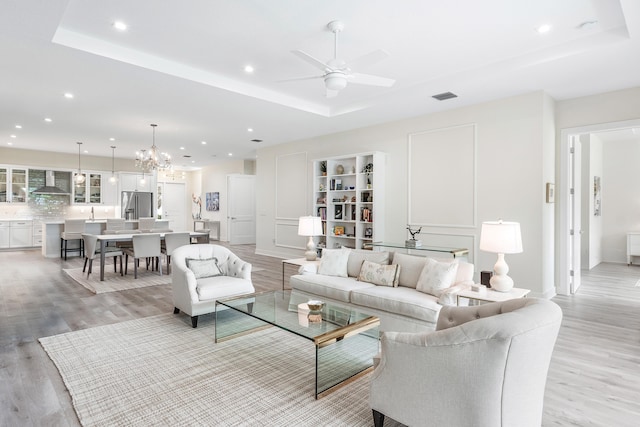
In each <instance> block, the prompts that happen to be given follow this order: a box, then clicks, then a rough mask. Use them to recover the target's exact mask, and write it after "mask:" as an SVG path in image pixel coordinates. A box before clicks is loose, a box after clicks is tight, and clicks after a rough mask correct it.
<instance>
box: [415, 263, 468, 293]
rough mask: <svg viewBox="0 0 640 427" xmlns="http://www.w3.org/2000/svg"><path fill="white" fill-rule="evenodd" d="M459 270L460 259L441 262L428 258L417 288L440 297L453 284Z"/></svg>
mask: <svg viewBox="0 0 640 427" xmlns="http://www.w3.org/2000/svg"><path fill="white" fill-rule="evenodd" d="M457 272H458V261H457V260H456V261H454V262H439V261H436V260H435V259H431V258H427V262H426V263H425V265H424V267H423V268H422V272H420V277H418V283H417V285H416V289H417V290H418V291H420V292H424V293H426V294H431V295H433V296H436V297H439V296H440V295H441V294H442V292H443V291H444V290H445V289H447V288H449V287H451V285H453V283H454V280H455V278H456V273H457Z"/></svg>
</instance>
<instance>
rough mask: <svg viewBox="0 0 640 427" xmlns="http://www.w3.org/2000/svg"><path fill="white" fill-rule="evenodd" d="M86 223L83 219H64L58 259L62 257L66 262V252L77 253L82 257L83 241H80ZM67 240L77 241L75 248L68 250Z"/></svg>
mask: <svg viewBox="0 0 640 427" xmlns="http://www.w3.org/2000/svg"><path fill="white" fill-rule="evenodd" d="M85 223H86V221H85V220H84V219H66V220H65V221H64V231H63V232H62V233H60V258H62V257H63V254H64V259H65V261H66V260H67V253H68V252H78V255H79V256H84V240H83V239H82V233H84V227H85ZM69 240H77V241H78V247H77V248H69V247H68V246H67V243H68V242H69Z"/></svg>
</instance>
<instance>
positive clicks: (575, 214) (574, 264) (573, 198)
mask: <svg viewBox="0 0 640 427" xmlns="http://www.w3.org/2000/svg"><path fill="white" fill-rule="evenodd" d="M569 146H570V154H569V156H570V160H571V161H570V168H571V183H570V190H569V198H570V202H569V251H570V252H569V262H570V266H569V289H570V292H571V293H572V294H575V293H576V291H577V290H578V288H579V287H580V256H581V240H582V239H581V237H582V236H581V235H582V221H581V215H582V205H581V197H580V195H581V187H582V186H581V182H582V144H581V143H580V136H579V135H573V136H572V137H571V141H570V144H569Z"/></svg>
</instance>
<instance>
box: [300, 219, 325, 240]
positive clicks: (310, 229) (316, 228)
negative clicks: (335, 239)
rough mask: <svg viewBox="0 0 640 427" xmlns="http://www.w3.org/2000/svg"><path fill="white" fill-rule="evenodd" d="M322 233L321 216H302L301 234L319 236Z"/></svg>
mask: <svg viewBox="0 0 640 427" xmlns="http://www.w3.org/2000/svg"><path fill="white" fill-rule="evenodd" d="M321 234H322V221H321V220H320V217H319V216H301V217H300V220H299V221H298V235H299V236H319V235H321Z"/></svg>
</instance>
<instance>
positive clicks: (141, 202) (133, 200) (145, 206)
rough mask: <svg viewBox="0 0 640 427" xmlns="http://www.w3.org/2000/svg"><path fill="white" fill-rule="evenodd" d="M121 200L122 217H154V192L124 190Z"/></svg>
mask: <svg viewBox="0 0 640 427" xmlns="http://www.w3.org/2000/svg"><path fill="white" fill-rule="evenodd" d="M121 201H122V204H121V206H122V218H124V219H138V218H148V217H153V193H146V192H143V191H123V192H122V200H121Z"/></svg>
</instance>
